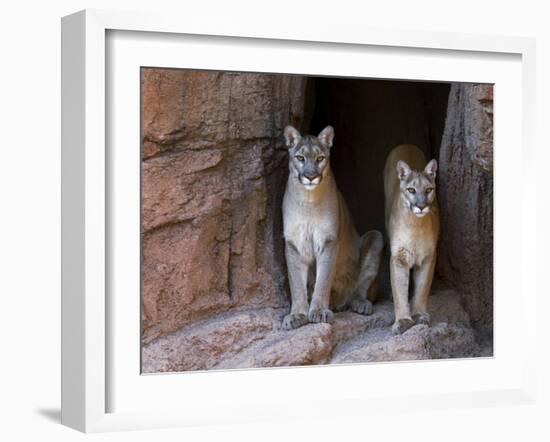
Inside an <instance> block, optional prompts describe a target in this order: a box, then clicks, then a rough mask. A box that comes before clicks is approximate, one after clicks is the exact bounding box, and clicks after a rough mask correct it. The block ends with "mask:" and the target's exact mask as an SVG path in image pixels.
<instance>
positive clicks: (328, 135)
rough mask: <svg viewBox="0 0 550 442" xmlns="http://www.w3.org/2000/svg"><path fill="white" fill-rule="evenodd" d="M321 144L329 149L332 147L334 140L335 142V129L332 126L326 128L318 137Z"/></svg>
mask: <svg viewBox="0 0 550 442" xmlns="http://www.w3.org/2000/svg"><path fill="white" fill-rule="evenodd" d="M317 139H318V140H319V142H320V143H321V144H322V145H323V146H325V147H328V148H329V149H330V148H331V147H332V140H334V129H333V128H332V126H327V127H325V128H324V129H323V130H322V131H321V133H320V134H319V135H317Z"/></svg>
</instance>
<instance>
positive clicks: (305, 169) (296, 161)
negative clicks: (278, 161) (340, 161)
mask: <svg viewBox="0 0 550 442" xmlns="http://www.w3.org/2000/svg"><path fill="white" fill-rule="evenodd" d="M284 136H285V142H286V146H287V148H288V152H289V160H288V166H289V170H290V175H291V176H293V177H294V178H295V179H297V180H298V182H299V183H301V184H302V185H303V186H304V187H305V188H306V189H307V190H313V189H315V188H316V187H317V186H318V185H319V184H320V183H321V181H322V180H323V178H324V177H325V176H326V174H327V173H328V170H329V158H330V148H331V147H332V141H333V140H334V129H333V128H332V126H327V127H325V128H324V129H323V130H322V131H321V133H320V134H319V135H317V136H316V137H314V136H312V135H303V136H302V135H300V132H298V130H297V129H295V128H294V127H292V126H287V127H285V130H284Z"/></svg>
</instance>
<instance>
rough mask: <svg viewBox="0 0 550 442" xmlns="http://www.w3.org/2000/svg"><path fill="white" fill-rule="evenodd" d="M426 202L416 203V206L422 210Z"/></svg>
mask: <svg viewBox="0 0 550 442" xmlns="http://www.w3.org/2000/svg"><path fill="white" fill-rule="evenodd" d="M426 206H427V204H417V205H416V207H418V208H419V209H420V210H424V207H426Z"/></svg>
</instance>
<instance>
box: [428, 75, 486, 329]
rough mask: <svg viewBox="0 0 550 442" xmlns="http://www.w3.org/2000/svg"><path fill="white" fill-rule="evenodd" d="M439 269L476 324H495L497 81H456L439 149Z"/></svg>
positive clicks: (479, 326) (480, 326) (481, 325)
mask: <svg viewBox="0 0 550 442" xmlns="http://www.w3.org/2000/svg"><path fill="white" fill-rule="evenodd" d="M438 176H439V182H438V198H439V203H440V206H441V239H440V241H439V256H438V264H437V271H438V274H439V275H440V276H441V277H442V278H443V279H444V280H445V281H446V282H447V283H448V284H449V285H451V286H452V287H456V288H458V289H459V291H460V292H461V293H462V298H463V301H464V306H465V309H466V311H467V312H468V313H469V315H470V318H471V321H472V323H473V324H474V326H475V327H476V328H477V329H478V330H480V331H482V332H484V333H485V334H486V335H492V328H493V87H492V86H491V85H473V84H453V85H452V86H451V91H450V94H449V104H448V111H447V120H446V124H445V132H444V134H443V140H442V143H441V149H440V152H439V171H438Z"/></svg>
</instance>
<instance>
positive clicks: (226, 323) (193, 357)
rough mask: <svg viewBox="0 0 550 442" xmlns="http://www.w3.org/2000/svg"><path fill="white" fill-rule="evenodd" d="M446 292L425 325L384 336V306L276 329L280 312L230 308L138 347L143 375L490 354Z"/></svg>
mask: <svg viewBox="0 0 550 442" xmlns="http://www.w3.org/2000/svg"><path fill="white" fill-rule="evenodd" d="M459 300H460V296H459V294H458V293H456V292H455V291H453V290H447V289H438V290H437V291H436V292H435V293H434V294H433V295H432V296H431V297H430V312H431V316H432V325H431V326H430V327H428V326H426V325H416V326H414V327H412V328H411V329H409V330H407V331H406V332H405V333H404V334H403V335H399V336H395V335H393V334H392V333H391V325H392V323H393V320H394V314H393V305H392V303H391V302H390V301H381V302H378V303H376V304H375V307H374V313H373V314H372V315H370V316H362V315H359V314H356V313H352V312H343V313H337V314H336V315H335V319H334V322H333V323H332V324H309V325H306V326H304V327H301V328H299V329H296V330H292V331H286V330H282V329H281V319H282V317H283V316H284V314H285V313H286V312H285V311H283V310H280V309H271V308H269V309H255V310H241V311H232V312H227V313H225V314H222V315H219V316H216V317H211V318H209V319H208V320H204V321H201V322H198V323H195V324H193V325H190V326H187V327H184V328H181V329H180V330H178V331H176V332H174V333H172V334H169V335H166V336H163V337H161V338H158V339H156V340H154V341H152V342H150V343H148V344H146V345H144V346H143V349H142V364H143V366H142V368H143V372H144V373H158V372H174V371H187V370H211V369H231V368H253V367H277V366H299V365H315V364H348V363H359V362H379V361H405V360H422V359H441V358H469V357H477V356H491V354H492V350H491V348H490V345H487V344H481V345H480V343H479V342H478V340H477V339H476V333H475V331H474V329H473V328H472V327H471V325H470V319H469V317H468V314H467V313H466V312H465V311H464V309H463V308H462V306H461V305H460V302H459Z"/></svg>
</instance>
